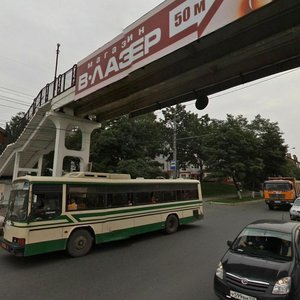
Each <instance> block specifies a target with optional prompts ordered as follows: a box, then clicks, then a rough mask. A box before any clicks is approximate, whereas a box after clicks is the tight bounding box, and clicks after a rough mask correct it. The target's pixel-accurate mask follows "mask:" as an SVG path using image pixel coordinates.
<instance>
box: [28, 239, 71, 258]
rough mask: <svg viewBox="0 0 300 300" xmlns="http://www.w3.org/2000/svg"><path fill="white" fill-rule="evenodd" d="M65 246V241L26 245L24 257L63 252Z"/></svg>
mask: <svg viewBox="0 0 300 300" xmlns="http://www.w3.org/2000/svg"><path fill="white" fill-rule="evenodd" d="M66 245H67V240H66V239H61V240H53V241H47V242H40V243H33V244H28V245H26V246H25V251H24V256H29V255H36V254H41V253H47V252H53V251H59V250H65V249H66Z"/></svg>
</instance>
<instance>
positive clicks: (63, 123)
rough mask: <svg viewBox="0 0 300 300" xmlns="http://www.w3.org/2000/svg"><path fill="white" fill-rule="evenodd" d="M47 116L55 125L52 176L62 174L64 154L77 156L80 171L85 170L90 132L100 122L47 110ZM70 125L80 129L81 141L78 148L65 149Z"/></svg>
mask: <svg viewBox="0 0 300 300" xmlns="http://www.w3.org/2000/svg"><path fill="white" fill-rule="evenodd" d="M48 116H49V118H50V119H51V120H52V122H53V123H54V124H55V127H56V138H55V146H54V159H53V174H52V176H62V173H63V162H64V158H65V157H66V156H70V157H76V158H79V159H80V171H87V168H88V165H89V156H90V141H91V133H92V132H93V130H94V129H96V128H99V127H100V126H101V124H100V123H95V122H93V121H89V120H86V119H82V118H78V117H74V116H71V115H67V114H63V113H56V112H49V113H48ZM72 127H77V128H78V129H80V130H81V134H82V141H81V149H80V150H71V149H67V148H66V146H65V139H66V132H67V130H70V129H71V128H72Z"/></svg>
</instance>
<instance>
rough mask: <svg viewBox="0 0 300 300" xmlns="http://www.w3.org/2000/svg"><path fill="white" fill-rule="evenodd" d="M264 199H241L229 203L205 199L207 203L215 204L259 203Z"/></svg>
mask: <svg viewBox="0 0 300 300" xmlns="http://www.w3.org/2000/svg"><path fill="white" fill-rule="evenodd" d="M262 201H264V199H258V200H249V201H239V202H233V203H228V202H214V201H209V200H208V201H204V202H205V203H207V204H215V205H231V206H235V205H242V204H249V203H259V202H262Z"/></svg>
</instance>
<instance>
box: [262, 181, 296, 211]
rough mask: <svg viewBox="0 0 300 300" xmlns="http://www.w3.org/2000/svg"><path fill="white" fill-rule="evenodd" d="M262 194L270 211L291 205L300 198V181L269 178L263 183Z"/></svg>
mask: <svg viewBox="0 0 300 300" xmlns="http://www.w3.org/2000/svg"><path fill="white" fill-rule="evenodd" d="M263 194H264V199H265V202H266V204H267V205H268V206H269V208H270V209H273V208H274V207H275V206H286V205H292V204H293V202H294V200H295V199H296V198H297V197H298V196H300V181H299V180H296V179H295V178H294V177H269V179H268V180H266V181H265V182H264V183H263Z"/></svg>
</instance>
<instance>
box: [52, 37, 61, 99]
mask: <svg viewBox="0 0 300 300" xmlns="http://www.w3.org/2000/svg"><path fill="white" fill-rule="evenodd" d="M59 47H60V44H59V43H57V48H56V60H55V71H54V83H53V97H54V96H55V91H56V78H57V65H58V54H59Z"/></svg>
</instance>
